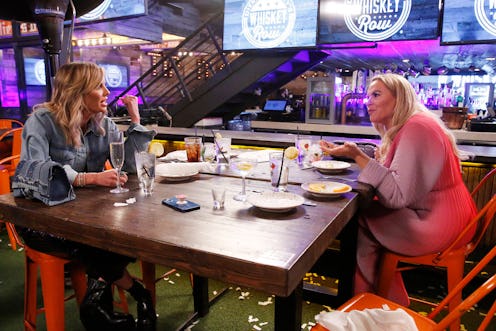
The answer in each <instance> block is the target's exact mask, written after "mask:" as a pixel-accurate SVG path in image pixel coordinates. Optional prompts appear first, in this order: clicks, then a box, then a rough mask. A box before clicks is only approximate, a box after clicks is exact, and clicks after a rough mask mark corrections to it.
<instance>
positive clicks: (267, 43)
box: [222, 0, 319, 51]
mask: <svg viewBox="0 0 496 331" xmlns="http://www.w3.org/2000/svg"><path fill="white" fill-rule="evenodd" d="M318 8H319V2H318V0H225V2H224V31H223V33H224V35H223V45H222V46H223V49H224V50H226V51H238V50H242V51H246V50H266V49H285V48H305V47H308V48H312V47H315V46H316V40H317V15H318Z"/></svg>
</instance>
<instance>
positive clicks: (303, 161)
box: [295, 138, 312, 167]
mask: <svg viewBox="0 0 496 331" xmlns="http://www.w3.org/2000/svg"><path fill="white" fill-rule="evenodd" d="M295 145H296V148H298V159H297V163H298V165H299V166H300V167H306V166H309V162H308V154H309V149H310V146H311V145H312V140H310V139H306V138H300V139H298V138H297V139H296V140H295Z"/></svg>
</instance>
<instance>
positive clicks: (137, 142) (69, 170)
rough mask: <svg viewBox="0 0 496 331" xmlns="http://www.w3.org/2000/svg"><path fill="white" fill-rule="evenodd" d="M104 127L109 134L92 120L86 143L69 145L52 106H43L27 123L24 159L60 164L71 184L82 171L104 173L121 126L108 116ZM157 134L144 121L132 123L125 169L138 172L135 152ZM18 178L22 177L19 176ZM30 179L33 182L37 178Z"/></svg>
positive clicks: (105, 118) (24, 134) (85, 134)
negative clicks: (99, 128) (56, 121)
mask: <svg viewBox="0 0 496 331" xmlns="http://www.w3.org/2000/svg"><path fill="white" fill-rule="evenodd" d="M102 126H103V128H104V129H105V132H106V134H105V135H102V134H100V133H98V131H97V129H96V127H95V125H94V124H93V123H92V122H90V123H89V126H88V129H87V130H86V132H84V134H82V145H81V146H80V147H74V146H69V145H68V144H67V142H66V139H65V136H64V134H63V133H62V130H61V129H60V127H59V126H58V125H57V124H56V123H55V122H54V120H53V117H52V113H51V112H50V111H49V110H48V109H44V108H40V109H38V110H36V111H35V112H33V113H32V115H31V116H30V117H29V118H28V119H27V121H26V123H25V124H24V128H23V132H22V147H21V161H22V160H28V161H34V160H40V161H45V162H55V163H57V164H60V165H62V166H63V169H64V170H65V173H66V175H67V178H68V180H69V183H73V182H74V180H75V178H76V176H77V174H78V173H79V172H101V171H103V170H104V167H105V161H106V160H107V159H110V140H109V137H111V136H112V135H113V134H115V133H116V132H117V131H118V128H117V125H116V124H115V123H114V122H113V121H112V120H111V119H110V118H108V117H104V119H103V121H102ZM155 134H156V132H155V131H154V130H149V129H147V128H146V127H144V126H142V125H140V124H134V123H132V124H131V125H130V126H129V128H128V130H127V132H126V135H127V139H126V141H125V161H124V166H123V170H124V171H126V172H129V173H135V172H136V164H135V160H134V152H135V151H144V150H146V149H147V146H148V144H149V142H150V141H151V140H152V139H153V137H154V136H155ZM35 180H36V179H35ZM14 181H18V182H19V181H21V180H20V179H19V178H17V177H16V178H14ZM30 181H31V182H33V179H30ZM16 185H18V184H16Z"/></svg>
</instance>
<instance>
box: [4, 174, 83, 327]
mask: <svg viewBox="0 0 496 331" xmlns="http://www.w3.org/2000/svg"><path fill="white" fill-rule="evenodd" d="M9 192H10V178H9V173H8V171H7V170H6V169H1V168H0V194H6V193H9ZM5 225H6V227H7V231H8V234H9V239H10V241H11V244H12V249H14V250H17V246H19V247H23V248H24V256H25V261H26V262H25V273H24V279H25V282H24V329H25V330H29V331H34V330H36V317H37V315H38V313H41V312H45V320H46V329H47V331H64V330H65V309H64V302H65V301H66V300H68V299H71V298H73V297H75V298H76V300H77V303H78V305H79V304H80V303H81V302H82V301H83V298H84V295H85V293H86V286H87V285H86V284H87V283H86V272H85V269H84V266H83V265H82V264H81V263H79V262H75V261H71V260H68V259H64V258H61V257H57V256H54V255H49V254H45V253H42V252H39V251H37V250H35V249H32V248H30V247H29V246H27V245H25V244H24V243H23V242H22V240H21V238H20V236H19V235H18V233H17V231H16V229H15V226H14V224H12V223H9V222H5ZM65 265H69V267H70V273H71V280H72V286H73V288H74V290H75V294H74V295H72V296H69V297H67V298H66V297H65V277H64V267H65ZM38 270H39V271H40V280H41V293H42V296H43V307H41V308H38V306H37V294H38Z"/></svg>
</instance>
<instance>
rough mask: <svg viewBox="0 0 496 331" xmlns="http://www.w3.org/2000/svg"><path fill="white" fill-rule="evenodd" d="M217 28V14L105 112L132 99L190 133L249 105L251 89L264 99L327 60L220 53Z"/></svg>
mask: <svg viewBox="0 0 496 331" xmlns="http://www.w3.org/2000/svg"><path fill="white" fill-rule="evenodd" d="M222 24H223V19H222V13H218V14H216V15H214V16H213V17H212V18H211V19H210V20H208V21H207V22H206V23H204V24H203V25H202V26H201V27H200V28H198V29H197V30H196V31H195V32H194V33H192V34H191V36H189V37H188V38H186V39H185V40H183V41H182V42H181V43H180V44H179V45H178V46H177V47H176V48H175V49H170V50H166V51H163V52H162V54H161V58H160V60H159V61H157V63H156V64H155V65H153V66H152V67H151V68H150V69H149V70H148V71H147V72H145V73H144V74H143V75H142V76H141V77H140V78H138V79H137V80H136V81H135V82H133V83H132V84H131V85H130V86H129V87H128V88H127V89H126V90H124V91H123V92H122V93H121V94H120V95H118V96H117V97H116V98H115V99H114V100H112V101H111V102H110V103H109V108H110V109H113V108H114V107H116V104H117V100H118V99H119V97H121V96H123V95H125V94H135V95H139V96H140V97H141V99H142V100H143V103H144V107H145V108H146V109H153V108H157V107H158V106H162V107H163V108H166V109H167V112H168V113H169V114H170V115H171V116H172V117H173V119H174V120H173V124H174V126H177V127H191V126H193V125H194V124H195V123H196V122H197V121H199V120H201V119H202V118H204V117H206V116H209V115H215V116H222V117H223V118H224V120H225V121H226V120H228V119H231V118H233V117H234V116H235V115H237V114H239V113H240V112H242V111H243V110H244V109H245V108H249V107H250V105H251V104H253V103H254V102H255V98H254V94H253V92H254V90H255V89H256V88H260V89H261V90H262V96H261V97H264V96H267V95H269V94H270V93H272V92H273V91H275V90H277V89H278V88H280V87H281V86H283V85H285V84H286V83H288V82H290V81H291V80H293V79H294V78H295V77H297V76H298V75H300V74H302V73H304V72H305V71H307V70H308V69H310V68H311V67H313V66H314V65H316V64H317V63H319V62H320V61H322V60H323V59H325V58H326V57H327V56H328V53H326V52H324V51H318V50H291V51H275V50H270V51H258V52H256V53H255V52H253V51H252V52H247V53H224V52H223V50H222V48H221V45H222V40H221V38H220V37H219V36H221V35H222ZM179 54H181V55H179ZM190 54H192V55H194V56H190Z"/></svg>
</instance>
